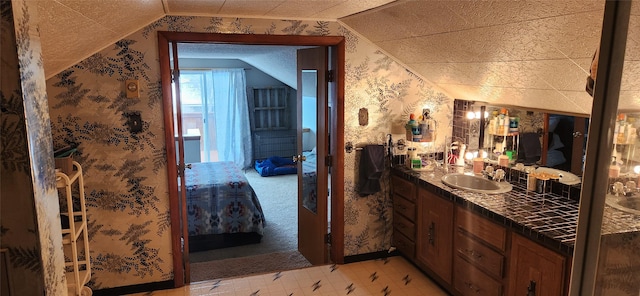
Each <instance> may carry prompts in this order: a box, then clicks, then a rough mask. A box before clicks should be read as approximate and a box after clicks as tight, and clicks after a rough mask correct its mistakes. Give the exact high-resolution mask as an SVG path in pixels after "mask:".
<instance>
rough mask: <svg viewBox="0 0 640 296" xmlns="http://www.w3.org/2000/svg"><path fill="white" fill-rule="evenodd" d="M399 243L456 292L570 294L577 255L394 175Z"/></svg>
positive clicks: (519, 295) (395, 226) (396, 239)
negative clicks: (550, 247)
mask: <svg viewBox="0 0 640 296" xmlns="http://www.w3.org/2000/svg"><path fill="white" fill-rule="evenodd" d="M391 184H392V190H393V209H394V210H393V219H394V221H393V231H394V232H393V244H394V246H395V247H396V248H397V250H398V251H399V252H400V253H401V254H402V255H404V256H405V257H406V258H407V259H409V260H410V261H412V262H413V263H415V264H416V265H417V266H418V267H419V268H420V269H421V270H423V271H424V272H425V273H426V274H427V275H428V276H429V277H431V278H432V279H433V280H434V281H436V282H438V283H439V284H440V285H441V286H442V287H443V288H444V289H446V290H447V292H449V293H451V294H452V295H456V296H458V295H463V296H464V295H490V296H502V295H509V296H511V295H514V296H524V295H527V296H546V295H554V296H555V295H567V292H568V280H567V279H568V277H569V273H570V270H571V267H570V264H571V258H570V256H568V255H566V254H561V253H558V252H555V251H553V250H551V249H549V248H547V247H545V246H543V245H541V244H539V243H538V242H536V241H534V240H531V239H530V238H528V237H526V236H523V235H521V234H519V232H517V231H515V230H514V229H515V228H510V227H509V226H507V224H502V223H498V222H495V221H494V220H492V219H490V218H488V217H486V216H484V215H482V214H481V213H479V212H476V211H475V210H474V208H476V207H475V206H473V205H471V204H469V203H468V202H461V203H459V201H458V200H456V199H455V198H454V199H453V200H452V199H449V198H445V197H444V196H443V195H441V194H437V193H434V192H433V191H430V190H428V189H427V188H429V187H428V185H422V184H420V183H419V182H418V181H410V180H409V179H406V178H403V177H401V176H399V175H392V176H391Z"/></svg>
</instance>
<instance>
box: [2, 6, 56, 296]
mask: <svg viewBox="0 0 640 296" xmlns="http://www.w3.org/2000/svg"><path fill="white" fill-rule="evenodd" d="M34 5H35V3H34V2H28V1H1V2H0V8H1V13H2V20H1V22H2V33H1V34H2V37H1V38H2V43H1V44H2V51H1V52H2V56H1V57H2V67H3V68H2V71H3V73H2V75H3V79H2V88H0V104H1V107H2V108H1V110H2V122H1V123H0V129H2V141H1V143H2V157H1V159H2V166H1V170H2V197H3V198H2V199H1V202H2V207H1V208H2V215H1V217H2V220H1V224H2V225H1V230H2V231H1V233H0V235H1V241H2V248H3V249H6V250H7V251H6V253H3V254H4V255H5V256H6V257H5V259H6V260H7V269H8V272H7V276H8V277H9V281H8V284H9V287H10V292H12V293H14V295H66V291H67V287H66V279H65V277H64V255H63V250H62V232H61V229H60V228H59V227H52V226H53V225H59V223H60V219H59V218H60V214H59V213H60V212H59V208H58V202H57V200H58V199H57V191H56V188H55V175H54V170H53V167H54V166H53V160H52V157H51V155H53V149H52V145H51V130H50V120H49V113H48V112H47V110H48V105H47V104H48V101H47V96H46V88H45V78H44V69H43V68H42V57H41V49H40V40H39V37H40V36H39V32H38V28H37V25H36V24H37V23H36V22H32V21H31V20H32V19H37V14H36V13H37V9H36V7H35V6H34Z"/></svg>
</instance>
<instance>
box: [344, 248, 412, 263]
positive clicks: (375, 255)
mask: <svg viewBox="0 0 640 296" xmlns="http://www.w3.org/2000/svg"><path fill="white" fill-rule="evenodd" d="M398 255H400V253H399V252H398V251H397V250H394V251H392V252H388V251H378V252H372V253H365V254H358V255H351V256H345V257H344V263H345V264H346V263H354V262H360V261H367V260H375V259H384V258H389V257H393V256H398Z"/></svg>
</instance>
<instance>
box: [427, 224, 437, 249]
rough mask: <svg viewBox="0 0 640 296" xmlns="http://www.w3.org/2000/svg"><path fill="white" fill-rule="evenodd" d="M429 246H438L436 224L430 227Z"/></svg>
mask: <svg viewBox="0 0 640 296" xmlns="http://www.w3.org/2000/svg"><path fill="white" fill-rule="evenodd" d="M429 244H431V245H432V246H435V245H436V224H435V223H434V222H431V225H429Z"/></svg>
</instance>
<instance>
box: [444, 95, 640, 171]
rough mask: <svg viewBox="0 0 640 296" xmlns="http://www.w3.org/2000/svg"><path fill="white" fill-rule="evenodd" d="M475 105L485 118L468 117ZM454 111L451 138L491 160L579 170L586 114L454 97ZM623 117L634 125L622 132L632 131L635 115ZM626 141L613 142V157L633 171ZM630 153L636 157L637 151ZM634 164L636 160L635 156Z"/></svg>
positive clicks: (637, 121)
mask: <svg viewBox="0 0 640 296" xmlns="http://www.w3.org/2000/svg"><path fill="white" fill-rule="evenodd" d="M479 110H482V111H483V112H484V118H483V117H482V116H477V115H475V116H471V113H475V114H480V112H478V111H479ZM454 114H456V115H455V116H454V123H453V135H454V138H455V139H456V140H462V141H463V142H465V143H467V144H468V147H470V149H472V151H471V152H474V151H483V152H485V153H486V155H487V160H488V161H490V162H496V163H497V162H498V158H500V156H501V155H506V156H507V157H508V158H509V164H510V165H513V164H515V163H523V164H524V165H537V166H545V167H550V168H554V169H558V170H563V171H567V172H571V173H573V174H575V175H579V176H581V175H582V170H583V166H584V155H585V150H586V138H587V130H588V126H589V118H587V117H586V116H585V117H581V116H574V115H564V114H555V113H554V112H553V111H549V112H545V111H544V110H529V109H526V108H518V107H514V106H498V105H488V104H486V103H484V102H475V101H466V100H455V102H454ZM507 118H508V119H507ZM626 118H627V119H626V121H625V123H622V124H621V126H623V127H624V126H627V127H629V128H634V129H631V130H630V131H627V133H629V132H631V133H637V130H638V129H637V127H636V125H639V124H640V114H638V115H635V116H634V113H629V114H627V115H626ZM480 126H483V128H480ZM634 141H635V140H634ZM626 146H631V145H629V144H623V145H618V146H616V149H617V151H618V152H619V154H620V155H619V156H618V157H617V159H618V160H619V161H620V166H621V167H622V166H625V165H626V166H627V167H629V168H628V169H630V170H633V167H631V166H629V165H627V163H629V162H630V160H631V158H632V157H633V156H635V155H636V154H638V153H635V151H634V149H631V148H629V147H626ZM633 147H635V145H633ZM614 156H615V155H614ZM503 157H504V156H503ZM635 157H637V158H640V154H638V156H635ZM633 163H634V164H635V163H637V164H640V161H633ZM623 170H624V169H623ZM638 170H639V171H640V167H638Z"/></svg>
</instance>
